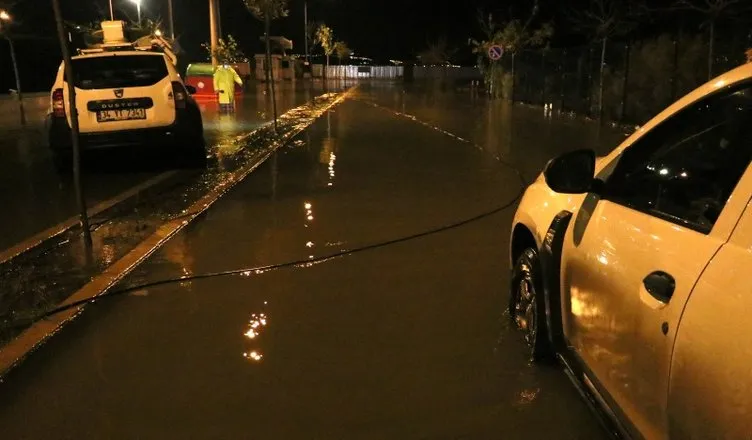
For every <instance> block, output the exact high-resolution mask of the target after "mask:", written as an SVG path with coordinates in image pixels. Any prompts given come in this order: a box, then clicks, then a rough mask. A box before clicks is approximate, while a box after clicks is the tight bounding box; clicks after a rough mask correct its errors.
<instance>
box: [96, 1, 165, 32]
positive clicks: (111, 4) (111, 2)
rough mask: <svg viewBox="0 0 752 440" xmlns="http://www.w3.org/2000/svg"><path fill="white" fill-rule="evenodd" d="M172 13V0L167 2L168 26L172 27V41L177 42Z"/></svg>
mask: <svg viewBox="0 0 752 440" xmlns="http://www.w3.org/2000/svg"><path fill="white" fill-rule="evenodd" d="M110 5H112V0H110ZM172 12H173V11H172V0H167V15H168V16H169V19H168V20H169V21H168V22H167V24H168V25H169V26H170V39H172V40H175V21H174V20H175V19H174V18H173V16H172Z"/></svg>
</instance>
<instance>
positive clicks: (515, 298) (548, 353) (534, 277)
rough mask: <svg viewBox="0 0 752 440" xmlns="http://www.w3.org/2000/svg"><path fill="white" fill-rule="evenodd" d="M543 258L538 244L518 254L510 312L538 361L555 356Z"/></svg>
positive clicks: (512, 284)
mask: <svg viewBox="0 0 752 440" xmlns="http://www.w3.org/2000/svg"><path fill="white" fill-rule="evenodd" d="M542 275H543V274H542V273H541V270H540V259H539V257H538V251H537V250H536V249H535V248H527V249H525V250H524V251H523V252H522V254H521V255H520V256H519V258H517V262H516V263H515V265H514V270H513V272H512V283H511V295H510V301H509V315H510V316H511V318H512V321H513V323H514V324H515V325H516V326H517V328H518V329H519V330H520V331H521V332H522V334H523V335H524V338H525V342H526V343H527V346H528V348H529V353H530V357H531V359H532V360H534V361H542V360H549V359H551V357H552V355H553V352H552V350H551V347H550V344H549V341H548V336H547V327H546V309H545V302H544V298H543V292H542Z"/></svg>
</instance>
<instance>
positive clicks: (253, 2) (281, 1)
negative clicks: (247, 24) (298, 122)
mask: <svg viewBox="0 0 752 440" xmlns="http://www.w3.org/2000/svg"><path fill="white" fill-rule="evenodd" d="M243 3H245V7H246V8H247V9H248V10H249V11H250V12H251V14H253V16H254V17H256V19H258V20H261V21H263V22H264V42H265V43H266V62H265V63H264V73H265V75H266V84H267V87H271V91H272V109H273V115H274V132H275V133H276V132H277V100H276V97H275V90H274V81H272V77H271V68H272V49H271V43H270V41H269V32H270V29H271V22H272V20H277V19H279V18H283V17H287V14H288V12H289V11H288V10H287V0H243Z"/></svg>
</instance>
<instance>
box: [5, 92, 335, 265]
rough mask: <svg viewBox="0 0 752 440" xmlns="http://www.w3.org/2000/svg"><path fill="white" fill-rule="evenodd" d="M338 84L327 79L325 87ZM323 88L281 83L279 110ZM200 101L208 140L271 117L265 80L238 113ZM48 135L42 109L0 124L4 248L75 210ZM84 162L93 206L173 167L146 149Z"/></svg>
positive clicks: (243, 101) (217, 139)
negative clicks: (22, 124)
mask: <svg viewBox="0 0 752 440" xmlns="http://www.w3.org/2000/svg"><path fill="white" fill-rule="evenodd" d="M337 86H338V85H335V84H332V85H328V86H327V87H326V90H328V89H329V88H330V87H331V88H336V87H337ZM324 92H325V86H324V85H323V84H322V83H321V82H317V83H313V84H311V83H309V82H298V83H295V84H291V83H285V84H282V85H281V86H280V87H279V90H278V98H277V105H278V112H279V114H282V113H284V112H285V111H287V110H289V109H291V108H293V107H297V106H299V105H301V104H303V103H305V102H309V101H311V99H313V97H315V96H317V95H320V94H322V93H324ZM199 105H200V107H201V110H202V114H203V118H204V137H205V139H206V141H207V145H209V146H212V145H216V144H219V143H222V142H224V141H226V140H227V139H229V138H232V137H234V136H237V135H239V134H242V133H247V132H249V131H252V130H254V129H256V128H258V127H259V126H261V125H262V124H264V123H266V122H268V121H269V120H270V119H271V118H272V112H271V100H270V99H269V97H268V95H267V94H266V93H265V87H264V85H263V84H257V85H254V86H253V88H251V89H250V90H248V91H247V93H246V94H245V95H244V96H243V97H242V98H240V99H239V100H238V101H237V113H236V114H235V115H220V114H219V112H218V109H217V105H216V104H215V103H199ZM46 136H47V135H46V131H45V128H44V112H42V111H41V110H40V109H37V111H36V112H35V113H32V114H31V115H30V123H29V126H28V127H27V129H26V130H21V129H20V128H19V127H11V126H5V127H3V126H1V125H0V157H2V160H1V161H0V184H2V186H3V187H4V188H13V191H5V192H3V193H2V194H0V205H2V206H3V209H4V210H5V212H7V213H10V214H11V215H6V216H3V217H2V218H0V229H1V230H2V231H3V234H2V236H0V251H2V250H3V249H6V248H8V247H10V246H12V245H15V244H16V243H18V242H20V241H22V240H24V239H25V238H27V237H29V236H31V235H33V234H35V233H38V232H40V231H42V230H44V229H46V228H48V227H51V226H53V225H55V224H57V223H59V222H61V221H63V220H65V219H67V218H69V217H71V216H74V215H76V213H77V208H76V204H75V192H74V190H73V184H72V181H73V179H72V176H71V175H61V174H59V173H58V172H56V170H55V168H54V166H53V162H52V155H51V153H50V151H49V149H48V147H47V138H46ZM85 165H86V166H85V169H84V173H85V174H84V189H85V194H86V198H87V203H88V206H89V207H91V206H93V205H94V204H96V203H98V202H100V201H102V200H106V199H108V198H110V197H114V196H116V195H117V194H119V193H121V192H123V191H125V190H127V189H129V188H131V187H134V186H136V185H139V184H141V183H143V182H146V181H148V180H150V179H153V178H154V177H155V176H157V175H159V174H161V173H164V172H165V171H168V170H170V169H174V168H175V162H174V161H171V160H170V159H169V157H168V158H166V159H159V160H158V159H157V158H156V157H151V156H149V155H143V154H140V155H138V156H134V155H123V154H118V155H117V156H113V155H110V154H107V153H105V154H97V156H96V158H95V159H94V160H88V161H87V163H86V164H85Z"/></svg>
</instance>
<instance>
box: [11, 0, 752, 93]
mask: <svg viewBox="0 0 752 440" xmlns="http://www.w3.org/2000/svg"><path fill="white" fill-rule="evenodd" d="M142 1H143V4H142V15H143V17H144V18H145V19H147V18H148V19H159V18H161V19H162V21H163V22H164V23H165V25H164V26H163V27H164V28H166V17H167V1H166V0H142ZM173 1H174V10H175V17H174V21H175V28H176V33H177V36H178V41H179V44H180V46H181V48H182V49H183V50H184V51H185V54H184V61H186V62H197V61H204V60H205V57H206V54H205V51H204V50H203V49H202V48H201V43H203V42H206V41H207V40H208V39H209V37H208V34H209V26H208V2H207V1H206V0H173ZM4 3H5V4H6V6H5V7H6V8H8V9H9V10H10V12H11V13H12V14H13V16H14V21H15V24H14V27H13V28H12V32H13V33H14V34H16V38H17V41H16V45H17V55H18V59H19V68H20V70H21V76H22V78H23V80H24V86H23V87H24V89H26V90H27V91H38V90H46V89H47V88H48V87H49V85H50V84H51V83H52V76H53V75H54V71H55V69H56V68H57V66H58V65H59V62H60V53H59V47H58V45H57V41H56V38H55V25H54V18H53V14H52V8H51V7H50V6H49V1H45V0H16V1H13V2H12V5H10V6H9V5H8V3H9V2H7V1H6V2H4ZM81 3H82V2H81V0H61V6H62V8H63V13H64V15H65V19H66V20H67V21H69V22H71V23H81V24H85V23H89V22H92V21H94V20H97V19H101V18H107V15H108V12H107V9H108V8H107V0H90V1H86V2H84V4H83V5H82V4H81ZM114 3H115V7H116V19H132V20H135V17H136V8H135V6H134V5H133V4H132V3H131V2H130V0H114ZM575 3H579V4H586V2H585V0H578V1H577V2H570V5H573V4H575ZM2 4H3V2H2V1H0V5H2ZM42 5H44V7H41V6H42ZM220 5H221V14H220V16H221V19H222V31H223V34H224V35H225V36H226V35H233V36H234V37H235V38H236V40H237V41H238V42H239V45H240V46H241V48H242V49H243V50H244V51H245V53H246V55H247V56H248V57H249V58H252V56H253V53H254V52H256V51H260V50H261V45H260V42H259V37H260V36H261V34H262V32H263V29H262V23H261V22H259V21H258V20H256V19H255V18H254V17H253V16H252V15H251V14H250V13H249V12H248V11H247V10H246V9H245V7H244V5H243V2H242V0H221V2H220ZM308 6H309V7H308V10H309V13H308V18H309V21H320V22H325V23H327V24H328V25H329V26H330V27H331V28H332V29H333V30H334V34H335V39H337V40H343V41H345V42H346V43H348V45H349V46H350V48H352V49H353V50H354V51H355V53H356V55H358V56H365V57H369V58H373V59H374V60H376V61H378V62H386V61H388V60H389V59H399V60H403V61H404V60H406V61H411V60H414V59H415V56H416V55H417V54H418V53H419V52H420V51H421V50H424V49H425V48H427V47H428V46H429V44H431V43H433V42H436V41H438V40H439V39H441V38H444V39H446V41H447V42H448V43H449V45H450V47H453V48H455V49H456V52H455V53H456V55H455V59H454V60H453V61H454V62H456V63H459V64H464V65H472V64H473V63H474V60H475V56H474V55H473V54H472V53H471V52H470V47H469V45H468V39H469V38H471V37H474V38H479V37H481V35H480V31H479V26H478V22H477V17H478V11H484V12H485V13H494V14H495V16H497V17H500V18H501V19H504V18H509V17H516V18H525V17H527V16H528V14H529V11H530V2H527V1H520V0H518V1H512V2H510V3H508V4H506V5H504V6H500V5H499V3H498V2H497V1H493V0H466V1H463V2H461V3H458V2H455V1H452V0H438V1H430V0H379V1H358V2H347V1H344V0H318V1H317V0H310V1H309V2H308ZM0 7H2V6H0ZM570 7H571V6H570ZM289 9H290V14H289V16H288V17H286V18H284V19H280V20H278V21H275V22H274V23H273V24H272V33H273V34H275V35H283V36H285V37H287V38H289V39H292V40H293V41H294V50H293V52H295V53H303V40H302V39H303V23H304V20H303V2H302V1H300V0H294V1H291V2H290V3H289ZM675 14H678V15H676V16H680V17H681V19H680V20H676V19H675V17H665V16H663V17H660V16H659V17H658V18H659V19H658V21H655V22H653V23H652V24H649V25H646V26H643V27H642V29H641V30H640V31H641V32H642V33H643V34H644V35H647V34H649V33H651V32H652V33H656V32H673V31H674V30H675V29H676V28H677V26H678V25H669V24H671V23H677V22H681V23H683V27H685V28H686V30H687V31H688V32H690V33H702V32H705V30H704V29H700V27H699V25H700V23H701V21H702V20H701V17H698V16H697V15H696V14H690V13H675ZM537 21H538V22H544V21H551V22H553V23H554V28H555V34H554V37H553V39H552V41H551V44H552V45H553V46H568V45H579V44H583V43H586V42H587V40H586V39H585V38H583V37H582V36H577V35H576V33H575V32H573V31H572V29H571V27H570V26H568V24H567V22H566V19H565V16H564V14H563V13H562V9H561V6H560V5H559V6H557V4H556V3H555V2H553V1H552V0H541V1H540V13H539V15H538V18H537ZM667 25H669V26H667ZM743 37H744V38H746V39H747V41H749V40H750V35H744V36H743ZM9 65H10V63H9V53H8V49H7V45H5V44H0V66H2V67H5V66H9ZM9 88H14V85H13V76H12V71H11V69H9V68H0V93H6V92H7V90H8V89H9Z"/></svg>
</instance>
